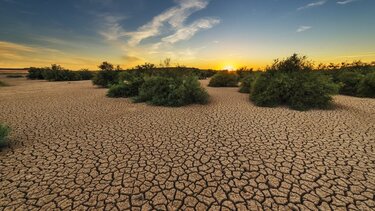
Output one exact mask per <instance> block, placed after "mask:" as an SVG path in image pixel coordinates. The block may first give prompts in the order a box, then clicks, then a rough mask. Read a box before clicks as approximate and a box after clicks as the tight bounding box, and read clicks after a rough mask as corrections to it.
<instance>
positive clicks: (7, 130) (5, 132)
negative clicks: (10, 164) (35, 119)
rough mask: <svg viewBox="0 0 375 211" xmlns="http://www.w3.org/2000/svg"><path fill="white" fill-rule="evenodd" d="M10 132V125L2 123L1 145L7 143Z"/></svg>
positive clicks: (0, 128) (0, 126) (0, 131)
mask: <svg viewBox="0 0 375 211" xmlns="http://www.w3.org/2000/svg"><path fill="white" fill-rule="evenodd" d="M9 133H10V127H9V126H7V125H5V124H2V123H0V147H3V146H5V145H6V142H7V138H8V135H9Z"/></svg>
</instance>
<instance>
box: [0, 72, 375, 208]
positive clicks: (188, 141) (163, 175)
mask: <svg viewBox="0 0 375 211" xmlns="http://www.w3.org/2000/svg"><path fill="white" fill-rule="evenodd" d="M0 80H4V81H6V82H8V83H9V84H11V85H13V86H9V87H1V88H0V111H1V112H0V122H7V123H8V124H9V125H11V127H12V128H13V131H12V133H11V136H10V139H11V145H10V146H9V147H8V148H5V149H2V150H1V152H0V177H1V180H0V187H1V188H0V210H3V209H4V210H5V208H10V209H15V208H18V209H19V210H32V209H41V208H42V209H44V210H53V209H55V208H57V209H66V210H72V209H74V210H86V209H88V208H93V209H106V210H112V209H116V208H117V209H120V210H123V209H130V208H132V209H134V210H137V209H138V208H142V209H145V210H148V209H160V210H167V209H171V210H175V209H188V208H192V209H196V210H206V209H209V208H210V209H212V210H219V209H220V207H221V208H225V209H229V210H234V209H236V208H237V209H239V210H247V209H255V210H256V209H269V210H276V209H282V210H285V209H286V210H290V209H302V210H308V209H311V210H316V209H321V210H329V209H334V210H347V209H358V210H374V209H375V196H374V195H375V100H374V99H360V98H353V97H345V96H337V97H335V104H336V106H335V109H332V110H313V111H308V112H298V111H292V110H290V109H287V108H259V107H255V106H254V105H253V104H251V103H250V102H249V100H248V95H245V94H240V93H238V92H237V89H234V88H207V89H208V92H209V93H210V95H211V103H210V104H209V105H193V106H188V107H183V108H163V107H154V106H149V105H146V104H133V103H131V101H130V100H128V99H110V98H107V97H105V93H106V90H105V89H99V88H95V87H94V86H92V85H91V82H89V81H84V82H55V83H51V82H45V81H27V80H26V79H0ZM203 83H204V84H207V81H203Z"/></svg>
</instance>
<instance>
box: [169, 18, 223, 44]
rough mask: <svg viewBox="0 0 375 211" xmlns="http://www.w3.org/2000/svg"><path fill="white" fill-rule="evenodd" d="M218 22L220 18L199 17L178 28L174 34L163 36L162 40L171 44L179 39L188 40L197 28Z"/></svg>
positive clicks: (204, 27) (207, 26)
mask: <svg viewBox="0 0 375 211" xmlns="http://www.w3.org/2000/svg"><path fill="white" fill-rule="evenodd" d="M218 23H220V20H219V19H215V18H204V19H200V20H197V21H195V22H193V23H192V24H190V25H188V26H184V27H181V28H179V29H178V30H177V32H176V33H175V34H172V35H170V36H167V37H165V38H163V39H162V41H163V42H166V43H171V44H173V43H176V42H178V41H181V40H188V39H190V38H191V37H193V36H194V35H195V33H197V32H198V31H199V30H201V29H209V28H212V27H213V26H215V25H216V24H218Z"/></svg>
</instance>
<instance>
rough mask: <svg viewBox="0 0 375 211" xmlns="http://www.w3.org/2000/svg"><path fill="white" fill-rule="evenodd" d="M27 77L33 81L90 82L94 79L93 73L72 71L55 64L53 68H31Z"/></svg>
mask: <svg viewBox="0 0 375 211" xmlns="http://www.w3.org/2000/svg"><path fill="white" fill-rule="evenodd" d="M26 77H27V78H28V79H32V80H36V79H37V80H48V81H79V80H90V79H91V78H92V77H93V73H92V72H90V71H88V70H80V71H71V70H67V69H65V68H63V67H61V66H60V65H56V64H53V65H51V67H45V68H35V67H30V69H29V73H28V74H27V76H26Z"/></svg>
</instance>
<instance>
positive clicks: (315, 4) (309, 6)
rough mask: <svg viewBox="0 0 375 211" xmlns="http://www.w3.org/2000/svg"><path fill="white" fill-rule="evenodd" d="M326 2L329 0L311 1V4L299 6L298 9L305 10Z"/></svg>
mask: <svg viewBox="0 0 375 211" xmlns="http://www.w3.org/2000/svg"><path fill="white" fill-rule="evenodd" d="M325 3H327V0H323V1H316V2H311V3H309V4H306V5H305V6H302V7H299V8H297V10H304V9H309V8H313V7H319V6H322V5H324V4H325Z"/></svg>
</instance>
